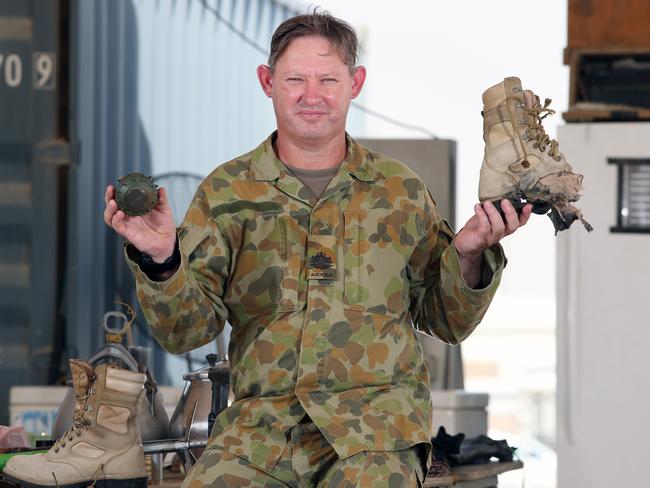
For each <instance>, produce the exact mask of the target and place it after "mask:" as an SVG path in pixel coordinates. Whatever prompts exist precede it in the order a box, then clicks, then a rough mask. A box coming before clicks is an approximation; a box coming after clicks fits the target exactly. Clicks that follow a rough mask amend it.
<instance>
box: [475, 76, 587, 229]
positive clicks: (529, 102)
mask: <svg viewBox="0 0 650 488" xmlns="http://www.w3.org/2000/svg"><path fill="white" fill-rule="evenodd" d="M550 103H551V100H550V99H548V98H547V99H546V102H545V103H544V105H543V106H542V105H541V104H540V102H539V97H538V96H537V95H535V94H534V93H533V92H532V91H530V90H522V88H521V82H520V81H519V78H515V77H510V78H506V79H504V80H503V82H501V83H498V84H497V85H494V86H493V87H491V88H489V89H488V90H486V91H485V93H483V139H484V140H485V157H484V159H483V165H482V166H481V179H480V182H479V200H480V201H481V202H483V201H486V200H500V199H502V198H507V199H509V200H510V201H511V202H512V203H513V205H514V207H515V208H516V209H517V210H519V209H521V208H522V207H523V206H524V204H525V203H532V204H533V212H535V213H538V214H545V213H549V217H550V219H551V221H552V222H553V225H554V226H555V233H556V234H557V232H558V231H560V230H565V229H568V228H569V227H570V226H571V224H572V223H573V221H574V220H577V219H579V220H580V221H581V222H582V224H583V225H584V226H585V228H586V229H587V230H588V231H591V230H593V229H592V227H591V225H589V223H587V221H585V220H584V219H583V217H582V212H581V211H580V210H579V209H577V208H576V207H574V206H573V205H571V202H575V201H576V200H578V199H579V198H580V191H581V190H582V175H578V174H575V173H573V172H572V170H571V166H569V164H568V163H567V162H566V160H565V159H564V155H563V154H562V153H561V152H560V151H559V149H558V143H557V141H556V140H554V139H550V138H549V136H548V135H547V134H546V132H545V131H544V127H543V126H542V120H543V119H544V118H545V117H546V116H547V115H551V114H553V113H555V112H554V111H553V110H551V109H550V108H548V106H549V104H550Z"/></svg>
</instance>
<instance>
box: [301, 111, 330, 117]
mask: <svg viewBox="0 0 650 488" xmlns="http://www.w3.org/2000/svg"><path fill="white" fill-rule="evenodd" d="M326 113H327V112H324V111H322V110H300V111H299V112H298V115H303V116H305V117H318V116H320V115H325V114H326Z"/></svg>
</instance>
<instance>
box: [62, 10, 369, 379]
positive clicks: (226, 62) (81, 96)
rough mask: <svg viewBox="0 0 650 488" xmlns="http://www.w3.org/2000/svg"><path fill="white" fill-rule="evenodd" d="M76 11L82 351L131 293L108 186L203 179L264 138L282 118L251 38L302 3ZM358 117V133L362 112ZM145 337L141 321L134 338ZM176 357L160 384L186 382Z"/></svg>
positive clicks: (76, 336)
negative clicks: (176, 175) (178, 175)
mask: <svg viewBox="0 0 650 488" xmlns="http://www.w3.org/2000/svg"><path fill="white" fill-rule="evenodd" d="M303 10H306V4H305V7H304V8H303ZM71 11H72V16H71V24H72V28H71V36H72V43H71V49H72V52H71V58H72V73H71V82H72V87H71V88H72V94H73V95H72V97H73V100H72V111H71V131H72V136H73V138H74V139H76V140H78V142H79V154H78V160H77V161H76V163H75V164H74V165H73V168H72V170H71V191H70V198H71V206H70V226H69V229H68V230H69V252H68V269H69V275H68V289H67V290H68V297H67V303H68V308H67V310H68V323H69V326H68V335H67V347H68V350H69V354H70V355H71V356H73V357H74V356H77V357H82V358H83V357H88V356H89V355H90V354H91V352H92V351H93V350H94V349H96V348H97V347H98V346H99V344H101V341H102V340H103V338H102V333H101V330H100V325H101V319H102V315H103V314H104V312H105V311H107V310H112V309H114V308H115V307H116V306H115V305H114V301H115V300H118V299H121V300H124V301H130V302H132V301H133V299H132V290H133V278H132V276H131V275H130V272H129V271H128V270H127V268H126V266H125V264H124V262H123V259H122V255H121V244H120V242H119V239H117V237H116V236H115V235H114V234H113V232H112V231H110V230H109V229H107V228H106V227H105V225H104V222H103V218H102V213H103V209H104V202H103V193H104V188H105V186H106V184H108V183H111V182H115V181H116V180H117V178H118V177H119V176H120V175H123V174H126V173H129V172H131V171H142V172H145V173H148V174H152V175H156V174H160V173H164V172H168V171H174V170H183V171H190V172H195V173H199V174H201V175H205V174H207V173H208V172H209V171H210V170H212V169H213V168H214V167H215V166H217V165H218V164H220V163H222V162H225V161H227V160H229V159H232V158H233V157H235V156H237V155H239V154H241V153H243V152H246V151H248V150H250V149H252V148H253V147H255V146H256V145H257V144H258V143H259V142H260V141H261V140H262V139H263V138H265V137H266V136H267V135H268V134H269V133H270V132H271V131H272V130H273V129H274V117H273V110H272V105H271V102H270V101H269V100H268V99H267V98H266V97H265V96H263V94H262V91H261V89H260V88H259V86H258V83H257V78H256V76H255V68H256V66H257V65H258V64H260V63H264V62H266V55H264V54H262V53H261V52H259V51H258V50H257V49H256V48H255V47H254V46H252V45H251V41H252V42H253V43H257V44H258V45H261V46H264V47H267V46H268V45H269V42H270V37H271V34H272V32H273V30H274V29H275V27H276V26H277V25H278V24H279V23H280V22H281V21H283V20H284V19H285V18H287V17H290V16H292V15H293V14H294V13H295V8H294V7H291V8H290V7H288V6H286V5H285V4H282V3H280V2H277V1H271V0H230V1H225V0H224V1H221V0H210V1H208V0H114V1H110V2H108V1H101V0H76V1H73V2H72V9H71ZM229 26H230V27H229ZM231 27H232V28H231ZM233 28H234V29H235V30H237V31H239V32H235V30H233ZM351 115H353V120H352V129H353V131H354V127H355V126H357V127H358V126H359V125H360V123H361V122H362V116H360V115H358V114H351ZM140 322H142V321H140ZM146 337H147V332H146V327H145V326H143V324H142V323H141V328H140V333H137V334H136V339H137V340H138V341H139V342H140V343H141V344H143V343H146V341H147V340H146ZM170 361H171V360H170V356H169V355H168V354H166V353H165V354H163V353H160V352H158V353H157V355H156V356H155V358H154V363H155V366H156V367H157V369H158V371H156V374H157V375H158V379H159V380H162V381H164V382H170V381H171V380H172V379H173V380H176V381H177V380H178V379H179V376H178V374H177V372H176V373H174V374H173V375H169V374H168V371H162V369H163V368H166V369H169V368H168V364H170ZM177 366H178V365H177Z"/></svg>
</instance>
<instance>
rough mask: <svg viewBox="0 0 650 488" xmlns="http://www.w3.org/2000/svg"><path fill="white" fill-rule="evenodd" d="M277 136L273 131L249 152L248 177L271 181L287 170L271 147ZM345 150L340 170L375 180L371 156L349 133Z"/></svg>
mask: <svg viewBox="0 0 650 488" xmlns="http://www.w3.org/2000/svg"><path fill="white" fill-rule="evenodd" d="M276 137H277V131H274V132H273V133H272V134H271V135H270V136H269V137H267V138H266V140H265V141H264V142H262V143H261V144H260V145H259V146H257V147H256V148H255V149H253V152H252V153H251V166H250V172H249V178H250V179H252V180H256V181H273V180H276V179H278V178H279V177H280V176H281V175H282V174H283V173H286V172H287V169H286V167H285V166H284V164H282V161H280V160H279V159H278V157H277V155H276V154H275V150H274V149H273V141H274V140H275V138H276ZM345 140H346V142H347V151H346V154H345V158H344V159H343V161H342V163H341V166H342V167H341V170H342V171H346V172H347V173H349V174H351V175H353V176H354V177H355V178H356V179H358V180H361V181H375V180H376V179H377V169H376V168H375V167H374V165H373V164H372V156H371V155H370V153H369V152H368V150H367V149H366V148H365V147H363V146H362V145H360V144H358V143H357V142H356V141H355V140H354V139H352V137H350V135H349V134H348V133H347V132H346V133H345Z"/></svg>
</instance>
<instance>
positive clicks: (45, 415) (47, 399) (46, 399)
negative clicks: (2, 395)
mask: <svg viewBox="0 0 650 488" xmlns="http://www.w3.org/2000/svg"><path fill="white" fill-rule="evenodd" d="M67 391H68V387H67V386H12V387H11V389H10V390H9V425H22V426H23V427H25V432H27V434H31V435H32V436H35V437H39V438H40V437H43V438H49V436H50V433H51V432H52V426H53V425H54V419H55V418H56V412H57V410H58V409H59V405H60V404H61V402H63V398H64V397H65V394H66V392H67Z"/></svg>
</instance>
